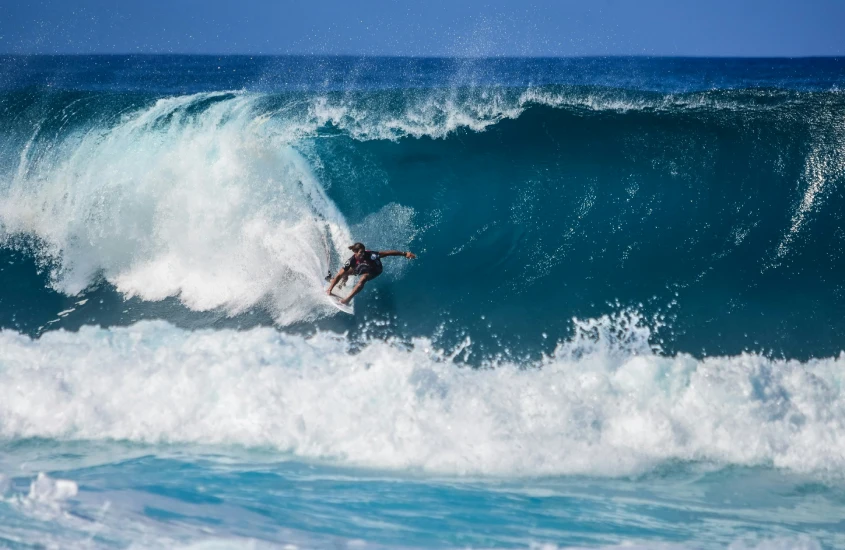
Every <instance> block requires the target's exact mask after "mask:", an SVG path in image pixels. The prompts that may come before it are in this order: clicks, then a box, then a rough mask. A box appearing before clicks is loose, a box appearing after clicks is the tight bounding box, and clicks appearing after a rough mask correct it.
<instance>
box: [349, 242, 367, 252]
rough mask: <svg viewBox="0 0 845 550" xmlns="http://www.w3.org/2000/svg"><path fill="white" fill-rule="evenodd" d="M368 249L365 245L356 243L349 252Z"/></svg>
mask: <svg viewBox="0 0 845 550" xmlns="http://www.w3.org/2000/svg"><path fill="white" fill-rule="evenodd" d="M366 248H367V247H366V246H364V243H355V244H353V245H352V246H350V247H349V250H351V251H352V252H358V251H359V250H366Z"/></svg>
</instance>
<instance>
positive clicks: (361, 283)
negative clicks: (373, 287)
mask: <svg viewBox="0 0 845 550" xmlns="http://www.w3.org/2000/svg"><path fill="white" fill-rule="evenodd" d="M369 279H370V274H369V273H363V274H362V275H361V276H360V277H358V284H357V285H355V288H353V289H352V292H350V293H349V296H347V297H346V298H344V299H343V300H341V301H340V303H341V304H348V303H349V302H350V301H352V298H354V297H355V295H356V294H358V293H359V292H361V289H362V288H364V285H365V284H367V281H368V280H369Z"/></svg>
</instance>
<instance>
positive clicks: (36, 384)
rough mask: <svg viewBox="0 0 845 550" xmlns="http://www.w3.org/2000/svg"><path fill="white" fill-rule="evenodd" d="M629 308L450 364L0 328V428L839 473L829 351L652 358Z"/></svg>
mask: <svg viewBox="0 0 845 550" xmlns="http://www.w3.org/2000/svg"><path fill="white" fill-rule="evenodd" d="M648 336H649V334H648V330H647V329H646V328H643V327H641V326H639V325H638V324H637V322H636V318H635V317H634V318H633V319H628V320H625V319H624V318H618V319H611V318H602V319H597V320H593V321H589V322H584V323H579V324H578V330H577V335H576V336H575V337H574V338H573V339H572V340H571V341H568V342H564V343H561V344H560V345H559V346H558V348H557V350H556V352H555V353H554V354H553V355H552V356H550V357H547V358H546V359H545V360H543V361H542V362H540V363H539V364H537V365H524V364H511V363H500V364H497V365H491V366H489V367H488V368H483V369H473V368H468V367H460V366H458V365H456V364H454V363H453V362H452V361H451V359H450V354H448V353H446V352H439V351H436V350H434V349H433V348H432V345H431V343H430V342H428V341H427V340H424V339H420V340H416V341H414V342H413V345H411V346H407V345H399V344H393V343H390V342H384V341H371V342H368V343H366V344H365V345H364V346H363V349H362V350H361V352H360V353H351V352H350V343H349V342H348V341H346V340H345V339H344V338H343V337H340V336H337V335H333V334H325V333H323V334H318V335H316V336H314V337H311V338H303V337H299V336H292V335H285V334H280V333H278V332H276V331H274V330H271V329H268V328H258V329H254V330H251V331H247V332H233V331H218V332H211V331H198V332H187V331H183V330H180V329H176V328H174V327H172V326H170V325H168V324H166V323H163V322H145V323H139V324H136V325H134V326H131V327H128V328H116V329H110V330H104V329H99V328H91V327H86V328H83V329H82V330H80V331H79V333H67V332H63V331H58V332H52V333H48V334H45V335H44V336H43V337H42V338H40V339H39V340H31V339H29V338H28V337H26V336H23V335H20V334H17V333H14V332H9V331H6V332H3V333H0V350H2V351H0V436H2V437H11V438H20V437H47V438H82V439H105V438H113V439H121V440H130V441H138V442H150V443H157V442H184V443H209V444H238V445H246V446H269V447H272V448H276V449H278V450H280V451H282V452H286V453H291V454H293V455H294V456H298V457H303V458H316V459H326V460H333V461H337V462H339V463H342V464H348V465H359V466H367V467H374V468H397V469H412V470H423V471H431V472H442V473H448V474H464V473H466V474H494V475H508V476H510V475H514V476H523V475H546V474H548V475H556V474H590V475H609V476H618V475H631V474H637V473H640V472H644V471H648V470H649V469H651V468H653V467H655V466H657V465H659V464H662V463H666V462H667V461H668V462H671V461H706V462H713V463H718V464H735V465H747V466H774V467H778V468H787V469H790V470H794V471H798V472H809V473H813V474H820V475H834V476H837V475H841V472H842V471H843V468H845V395H843V393H842V388H843V381H845V375H843V374H842V373H843V372H845V371H844V370H843V367H845V355H840V356H839V357H836V358H830V359H823V360H814V361H810V362H808V363H800V362H797V361H782V360H771V359H767V358H765V357H761V356H758V355H753V354H744V355H741V356H737V357H712V358H707V359H704V360H696V359H695V358H693V357H690V356H688V355H683V354H682V355H678V356H676V357H663V356H659V355H657V354H655V353H654V352H653V351H652V350H651V349H650V348H649V346H648V342H647V339H648Z"/></svg>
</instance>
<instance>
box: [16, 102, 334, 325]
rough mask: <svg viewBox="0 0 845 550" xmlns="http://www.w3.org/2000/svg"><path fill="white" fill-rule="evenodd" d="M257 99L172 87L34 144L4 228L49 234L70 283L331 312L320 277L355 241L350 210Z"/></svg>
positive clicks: (230, 304)
mask: <svg viewBox="0 0 845 550" xmlns="http://www.w3.org/2000/svg"><path fill="white" fill-rule="evenodd" d="M256 100H257V98H256V96H250V95H239V94H222V93H208V94H197V95H193V96H185V97H175V98H167V99H161V100H159V101H157V102H155V103H154V104H153V105H151V106H149V107H146V108H143V109H140V110H139V111H138V112H136V113H134V114H132V115H128V116H125V117H124V118H123V119H121V120H120V121H119V122H118V123H117V124H115V125H114V126H111V127H96V128H93V129H88V130H87V131H84V132H77V133H74V134H73V135H71V136H69V137H67V138H66V139H64V140H63V141H62V142H61V143H58V144H56V143H53V144H50V145H49V146H47V147H46V150H45V151H42V152H41V154H40V155H32V154H23V153H22V156H21V166H20V167H19V169H18V170H17V171H16V175H15V176H13V177H12V180H11V181H10V182H7V184H6V185H4V186H3V192H2V194H0V235H4V236H5V239H6V240H7V241H8V240H9V239H11V238H13V237H14V236H15V235H20V234H26V235H34V236H36V237H37V238H38V239H39V240H40V242H41V243H43V247H42V249H41V250H40V254H41V256H42V258H43V259H44V260H45V261H47V262H48V263H51V265H53V266H54V269H53V271H52V279H53V286H54V287H55V288H56V289H58V290H60V291H61V292H64V293H67V294H76V293H78V292H80V291H81V290H83V289H84V288H85V287H87V286H88V285H90V284H91V283H92V282H93V281H95V280H96V278H97V277H99V276H100V275H102V276H103V277H105V279H107V280H108V281H109V282H111V283H113V284H114V285H115V286H116V287H117V289H118V290H119V291H121V292H123V293H124V294H125V295H127V296H138V297H140V298H142V299H144V300H161V299H163V298H165V297H168V296H179V299H180V300H181V301H182V302H183V303H184V304H185V305H186V306H188V307H189V308H191V309H194V310H201V311H204V310H210V309H215V308H223V309H225V310H226V311H228V312H230V313H237V312H241V311H244V310H246V309H248V308H250V307H253V306H255V305H257V304H259V303H265V305H266V306H267V307H268V309H270V310H271V311H272V312H273V313H274V315H275V316H276V319H277V321H278V322H280V323H290V322H294V321H298V320H303V319H309V318H313V317H315V316H317V315H319V314H321V313H328V312H330V310H329V309H325V306H324V305H323V303H322V301H321V297H320V291H319V289H320V288H321V286H322V277H323V276H324V275H325V273H326V271H327V270H328V268H329V266H328V265H326V264H327V258H328V256H329V254H330V252H331V249H338V248H339V247H340V246H343V245H344V244H346V243H347V242H348V241H349V240H350V238H349V232H348V229H347V227H346V223H345V220H344V218H343V216H342V214H341V213H340V212H339V211H338V210H337V208H336V207H335V205H334V204H333V203H332V202H331V200H329V199H328V197H327V196H326V195H325V193H324V191H323V189H322V188H321V186H320V184H319V182H318V181H317V179H316V177H315V176H314V174H313V173H312V171H311V169H310V167H309V165H308V163H307V162H306V161H305V160H304V158H303V157H302V156H301V155H300V154H299V153H297V152H296V150H294V149H293V148H292V147H291V146H290V144H289V142H287V141H285V140H284V139H283V138H282V137H280V136H279V135H278V131H277V130H275V129H274V130H271V129H269V128H268V127H267V126H266V125H264V124H261V123H259V122H257V120H259V119H257V117H256V114H255V111H254V106H255V101H256ZM30 148H31V144H28V145H27V147H26V149H25V151H29V150H30ZM36 159H37V160H36ZM326 247H328V248H329V249H330V250H328V251H327V250H326Z"/></svg>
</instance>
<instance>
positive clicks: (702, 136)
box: [0, 56, 845, 549]
mask: <svg viewBox="0 0 845 550" xmlns="http://www.w3.org/2000/svg"><path fill="white" fill-rule="evenodd" d="M843 83H845V63H843V61H842V60H840V59H805V60H723V59H714V60H707V59H647V58H611V59H601V58H591V59H489V60H484V59H463V60H462V59H403V58H361V59H359V58H344V57H339V58H334V57H330V58H319V57H313V58H312V57H304V58H301V57H282V58H274V57H266V58H250V57H244V56H233V57H220V58H218V57H201V56H163V57H157V56H140V57H131V56H130V57H121V56H102V57H97V56H92V57H84V56H83V57H61V56H59V57H50V56H9V57H2V58H0V328H2V330H0V546H4V547H29V546H34V547H56V548H66V547H82V548H89V547H90V548H101V547H102V548H114V547H119V548H176V547H178V548H182V547H184V548H229V547H233V548H265V547H267V548H338V547H344V548H346V547H349V548H353V547H355V548H357V547H366V548H370V547H372V548H400V547H401V548H456V547H461V548H467V547H471V548H618V547H625V548H630V547H633V548H672V549H675V548H735V549H739V548H742V549H746V548H747V549H751V548H754V549H770V548H771V549H781V548H807V549H816V548H837V547H842V546H845V529H843V524H842V520H841V517H842V514H843V511H845V508H843V502H845V394H843V382H845V374H843V366H844V365H843V364H844V363H845V346H843V336H845V320H843V317H842V315H841V312H842V311H845V309H843V308H845V280H843V278H842V275H841V273H842V272H843V268H845V232H843V230H842V214H841V213H842V212H843V211H845V210H843V206H845V194H843V193H842V185H843V184H845V149H843V147H845V96H843V95H842V92H841V91H840V90H841V87H842V85H843ZM355 241H362V242H364V243H366V245H367V247H368V248H370V249H382V250H385V249H399V250H413V251H414V252H415V253H417V254H418V256H419V258H418V260H416V261H414V262H408V261H406V260H404V259H401V258H400V259H394V258H388V259H385V273H384V275H382V276H381V277H379V278H378V279H377V280H375V281H373V282H372V283H370V284H368V285H367V287H366V290H365V291H364V292H363V293H362V294H361V295H360V296H358V297H357V298H356V308H355V315H353V316H347V315H344V314H340V313H338V312H337V310H336V309H334V308H333V307H332V306H331V305H329V304H328V303H327V302H326V301H325V297H324V294H323V285H324V284H325V278H326V276H327V275H328V274H332V273H335V272H336V270H337V269H338V268H339V266H340V265H342V263H343V262H344V261H345V260H346V258H347V256H348V255H349V251H348V250H347V247H348V246H349V245H350V244H352V242H355ZM391 260H392V261H391Z"/></svg>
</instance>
